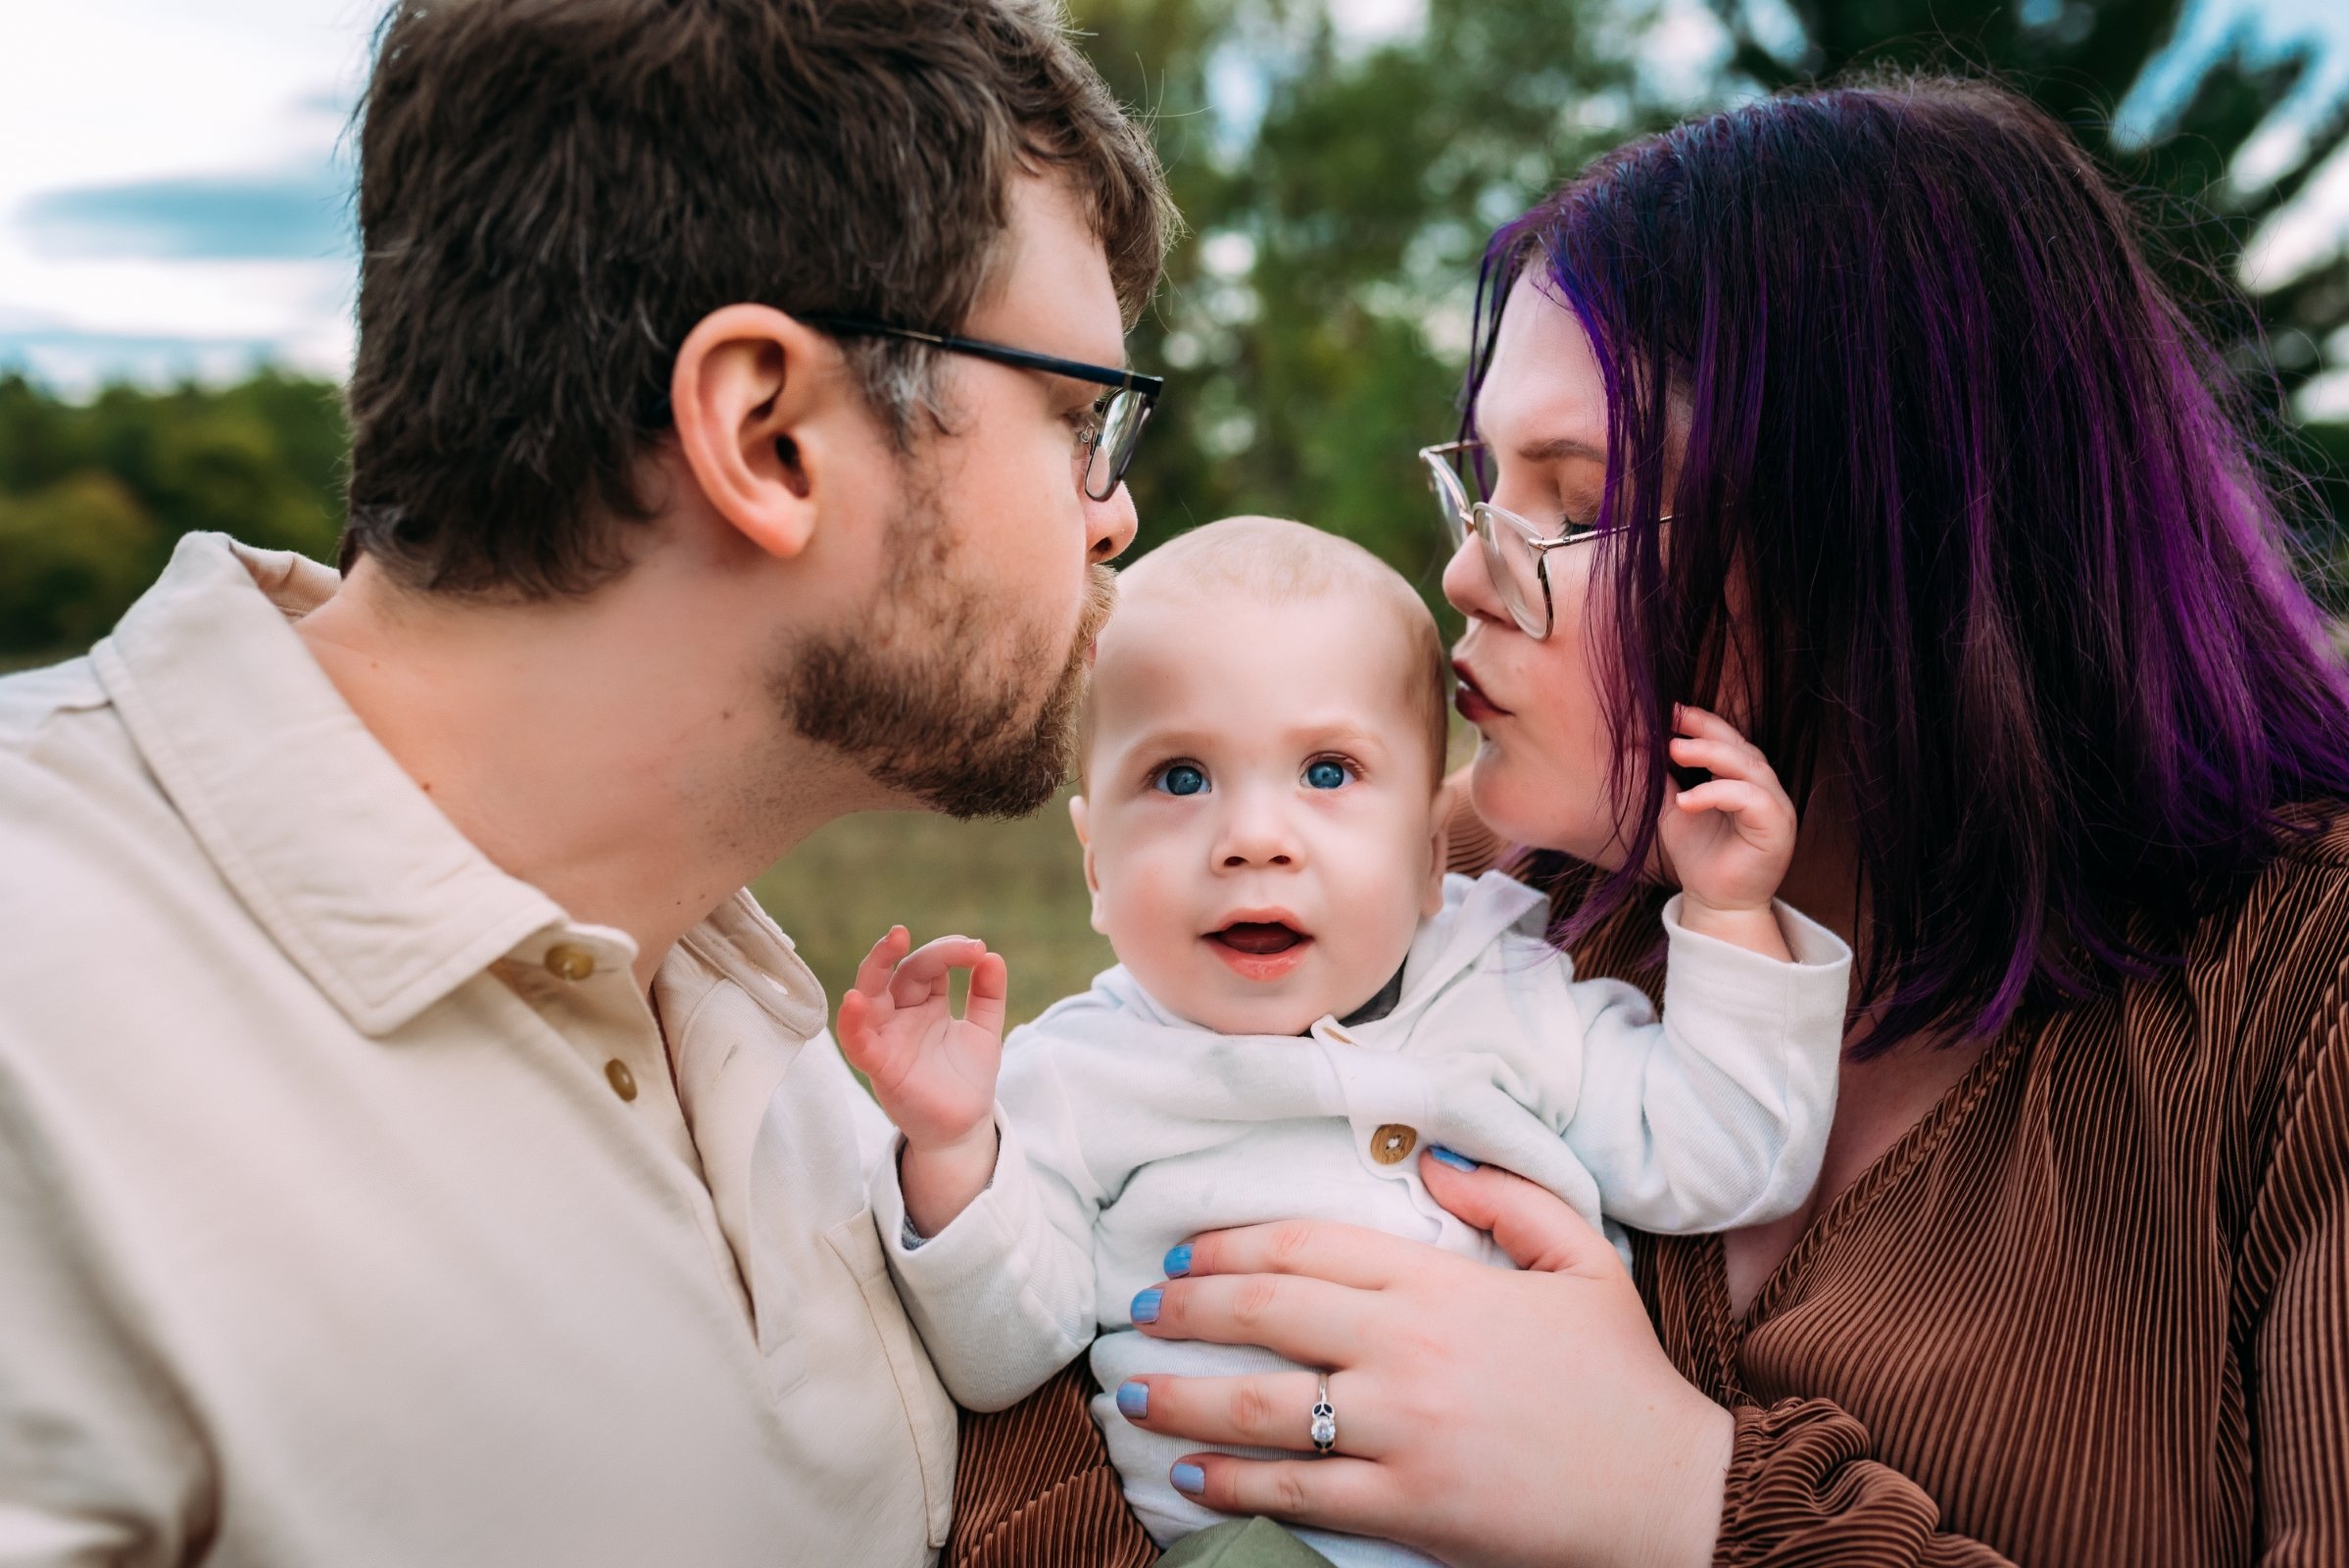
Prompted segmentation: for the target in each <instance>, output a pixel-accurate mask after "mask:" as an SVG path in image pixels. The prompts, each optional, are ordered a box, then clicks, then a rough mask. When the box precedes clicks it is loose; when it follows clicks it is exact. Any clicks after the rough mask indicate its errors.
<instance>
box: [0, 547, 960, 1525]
mask: <svg viewBox="0 0 2349 1568" xmlns="http://www.w3.org/2000/svg"><path fill="white" fill-rule="evenodd" d="M334 583H335V579H334V576H333V574H332V573H331V572H328V571H326V570H325V569H324V568H322V567H319V566H317V565H315V564H311V563H308V562H305V561H302V560H300V559H299V558H296V557H290V556H283V555H275V554H265V553H261V552H255V551H248V550H245V549H242V548H241V547H237V546H233V545H231V544H230V543H229V542H228V541H227V540H225V539H223V538H220V537H218V536H193V537H190V538H189V539H187V540H185V541H183V542H182V544H181V545H180V547H179V550H178V552H177V554H176V555H175V557H174V558H173V560H172V562H171V566H170V568H169V569H168V570H167V571H166V572H165V573H164V575H163V577H162V578H161V579H160V580H159V581H158V582H157V584H156V585H155V587H154V588H153V589H152V590H150V591H149V592H148V593H147V595H146V596H145V597H144V598H142V599H141V600H140V601H139V602H138V604H137V605H136V606H135V607H134V608H133V609H132V610H131V611H130V613H128V614H127V615H126V616H125V617H124V618H123V620H122V625H121V626H120V627H119V628H118V629H117V630H116V632H115V634H114V635H113V636H111V637H109V638H108V639H107V640H106V641H104V642H102V643H100V644H99V645H98V647H97V648H96V649H95V650H94V651H93V652H92V654H91V656H90V657H89V658H88V659H86V660H78V661H74V662H70V663H67V664H62V665H59V666H56V667H54V668H51V669H45V670H38V671H34V672H31V673H27V674H23V675H18V676H13V677H10V678H8V679H6V680H0V1564H10V1565H13V1564H20V1563H101V1562H103V1563H126V1564H161V1563H188V1562H197V1561H202V1562H206V1563H220V1564H239V1565H243V1564H255V1565H261V1564H272V1565H273V1564H283V1565H288V1568H295V1565H298V1568H319V1565H325V1564H336V1565H343V1564H376V1563H380V1564H384V1565H387V1568H388V1565H395V1564H396V1565H401V1568H421V1565H425V1564H431V1565H435V1568H442V1565H456V1564H484V1565H491V1564H494V1565H498V1568H538V1565H546V1568H556V1565H562V1568H575V1565H582V1564H629V1565H651V1564H679V1565H691V1568H720V1565H730V1564H738V1563H739V1564H753V1563H756V1564H793V1563H807V1564H854V1563H874V1564H903V1563H918V1562H922V1561H925V1560H927V1559H928V1558H929V1557H930V1556H931V1555H932V1550H931V1548H933V1547H935V1546H936V1545H937V1544H939V1543H940V1542H942V1541H943V1540H944V1537H945V1529H946V1524H947V1519H948V1510H949V1492H948V1489H949V1483H950V1480H951V1477H952V1474H953V1469H954V1410H953V1407H952V1405H951V1404H950V1403H949V1402H948V1400H947V1398H946V1396H945V1394H944V1393H943V1391H942V1390H941V1389H940V1387H939V1384H938V1382H937V1380H936V1378H935V1376H934V1375H933V1374H932V1372H931V1370H930V1368H929V1365H928V1363H927V1362H926V1360H925V1359H924V1358H923V1356H922V1354H921V1352H920V1350H919V1348H918V1347H917V1345H916V1343H915V1341H914V1339H913V1337H912V1335H911V1333H910V1332H909V1330H908V1328H907V1325H906V1322H905V1316H904V1314H903V1312H902V1311H901V1309H900V1307H899V1306H898V1303H897V1299H896V1296H895V1294H894V1292H893V1291H892V1290H891V1287H890V1283H889V1278H888V1273H887V1269H886V1266H885V1264H884V1262H883V1260H882V1254H881V1250H880V1247H879V1244H878V1241H877V1239H876V1237H875V1235H874V1228H873V1221H872V1218H871V1216H870V1213H869V1211H868V1208H867V1205H866V1200H865V1197H864V1191H865V1175H866V1173H867V1171H868V1170H869V1169H870V1167H871V1165H872V1163H873V1161H874V1160H876V1159H878V1158H879V1157H880V1156H881V1153H882V1152H883V1150H884V1149H885V1148H886V1147H887V1139H888V1130H887V1127H886V1125H885V1124H884V1123H883V1122H882V1121H881V1119H880V1117H879V1114H878V1112H877V1111H876V1110H874V1108H873V1107H872V1105H871V1103H870V1102H869V1101H867V1100H866V1099H865V1098H864V1096H863V1095H862V1094H861V1093H860V1092H858V1090H857V1089H856V1084H855V1081H854V1080H853V1079H852V1078H851V1077H850V1075H849V1073H848V1071H847V1069H846V1068H845V1067H844V1066H843V1065H842V1063H841V1060H840V1058H839V1055H838V1054H837V1052H836V1051H835V1049H834V1048H833V1045H832V1042H831V1040H830V1038H829V1037H828V1036H827V1035H826V1034H825V1033H824V1002H823V996H822V993H821V991H820V989H819V988H818V987H817V985H816V983H815V980H814V978H813V977H812V976H811V975H810V974H809V973H808V972H807V966H806V965H805V964H803V963H802V962H801V961H800V960H799V959H798V957H797V956H795V955H794V954H793V953H792V951H791V947H790V944H789V942H788V941H787V940H786V939H785V938H784V937H783V935H782V933H781V932H779V931H777V930H776V929H775V928H774V926H773V925H772V924H771V923H770V922H769V921H768V920H767V919H766V917H765V916H764V915H763V914H761V913H760V912H759V909H758V907H757V906H756V905H754V904H753V903H752V902H751V900H750V898H749V896H748V895H747V894H743V895H738V896H737V897H736V898H735V899H734V900H732V901H730V902H729V903H728V904H726V905H725V906H723V907H721V908H719V909H718V910H717V911H716V912H715V913H714V914H712V915H711V916H710V918H709V919H708V920H706V921H705V922H703V923H702V924H701V925H700V926H698V927H696V928H695V929H694V931H693V932H692V933H691V934H689V935H688V936H687V937H686V938H685V940H684V942H683V943H682V944H681V945H680V946H679V947H678V949H677V950H676V952H675V954H674V955H673V956H671V957H670V958H669V959H668V961H667V962H666V963H665V964H664V965H663V966H662V968H661V973H660V976H659V979H658V980H657V982H656V984H655V987H654V992H655V1001H656V1003H657V1005H658V1007H659V1010H660V1016H661V1019H662V1020H664V1021H665V1024H666V1040H665V1045H664V1040H663V1033H662V1030H661V1028H660V1027H659V1026H657V1025H656V1023H655V1020H654V1014H653V1012H652V1010H651V1009H649V1008H648V1007H647V1006H646V1005H645V1001H644V999H643V997H642V996H641V994H639V993H638V991H637V990H636V988H635V987H634V986H633V985H632V984H631V982H630V979H629V964H630V961H631V959H632V958H633V956H634V950H633V948H632V946H631V944H630V942H629V939H628V938H627V937H626V936H624V935H623V934H621V933H619V932H617V931H613V930H610V929H606V928H602V927H597V926H592V925H586V924H582V923H579V922H577V921H574V920H571V919H570V918H568V917H567V916H566V915H565V914H564V913H563V910H562V909H560V908H559V907H556V906H555V905H554V904H553V903H552V902H551V901H549V900H548V899H547V897H546V896H545V895H544V894H541V893H540V892H538V891H537V890H536V889H534V888H532V887H529V886H527V885H526V884H524V883H521V882H517V881H515V880H514V879H513V878H512V877H509V876H507V875H506V874H504V873H503V872H501V871H500V870H498V868H497V867H496V866H494V865H492V864H491V863H490V862H489V861H488V860H487V859H486V858H484V857H483V856H482V855H481V854H480V853H479V852H478V851H476V850H475V849H474V848H473V847H472V846H471V845H470V844H469V843H468V842H467V841H466V840H465V838H463V837H462V836H461V835H460V834H458V833H457V831H456V830H455V829H454V828H453V827H452V826H451V825H450V824H449V822H448V821H447V819H446V818H445V817H443V816H442V815H441V814H440V812H439V811H438V810H437V809H434V807H433V806H432V804H431V802H430V801H429V800H428V798H427V797H426V796H425V795H424V794H422V793H421V792H420V791H418V790H417V789H416V787H415V786H414V785H413V784H412V783H411V781H410V780H409V779H408V778H407V777H406V775H405V774H403V773H402V772H401V771H400V769H399V767H398V766H397V764H395V763H394V762H393V761H392V760H391V758H390V757H389V756H388V755H387V754H386V753H385V752H384V751H383V750H382V748H381V747H380V746H378V745H377V744H376V742H375V741H374V739H373V737H372V736H371V735H369V734H368V732H367V729H366V728H365V727H364V726H363V725H362V724H361V723H360V721H359V719H358V718H357V717H356V715H354V714H353V713H352V711H351V710H350V709H349V708H348V707H347V706H346V705H345V704H344V703H343V702H342V700H341V698H340V697H339V696H338V695H337V693H336V692H335V690H334V688H333V687H332V685H331V684H330V683H329V682H328V681H327V680H326V679H325V677H324V675H323V674H322V673H321V671H320V670H319V669H318V666H317V664H316V663H315V662H313V661H312V660H311V659H310V657H309V655H308V653H307V651H306V650H305V649H304V648H303V647H302V645H301V642H300V640H299V639H298V638H297V637H296V636H295V635H294V633H293V631H292V630H291V628H290V625H289V621H290V619H291V617H294V616H296V615H299V614H301V613H304V612H306V611H308V610H310V609H311V608H313V607H315V606H316V605H318V603H320V602H321V601H322V600H324V599H325V598H326V597H327V596H328V595H330V594H331V593H332V592H333V589H334Z"/></svg>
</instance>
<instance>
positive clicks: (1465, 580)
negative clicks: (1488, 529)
mask: <svg viewBox="0 0 2349 1568" xmlns="http://www.w3.org/2000/svg"><path fill="white" fill-rule="evenodd" d="M1444 598H1445V599H1448V600H1450V601H1451V607H1452V609H1454V610H1456V611H1458V612H1459V613H1461V614H1463V615H1466V616H1467V617H1468V618H1469V619H1471V620H1506V619H1508V618H1509V613H1508V610H1507V608H1506V607H1505V606H1503V605H1502V604H1501V602H1500V595H1499V594H1498V593H1497V592H1496V591H1495V590H1494V589H1493V571H1492V568H1491V567H1489V566H1488V565H1486V564H1485V547H1484V544H1483V542H1482V541H1480V540H1479V539H1478V538H1477V536H1476V535H1475V534H1470V535H1469V536H1468V537H1467V538H1465V539H1463V540H1461V541H1460V548H1459V549H1457V550H1454V551H1453V552H1452V553H1451V560H1449V561H1447V562H1445V563H1444Z"/></svg>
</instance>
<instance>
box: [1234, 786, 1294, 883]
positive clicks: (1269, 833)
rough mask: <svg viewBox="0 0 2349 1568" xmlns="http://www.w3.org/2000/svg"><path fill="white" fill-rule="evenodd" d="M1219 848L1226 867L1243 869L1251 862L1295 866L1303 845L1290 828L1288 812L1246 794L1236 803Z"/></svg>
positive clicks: (1262, 864)
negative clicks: (1250, 798) (1254, 799)
mask: <svg viewBox="0 0 2349 1568" xmlns="http://www.w3.org/2000/svg"><path fill="white" fill-rule="evenodd" d="M1216 852H1217V855H1216V858H1217V861H1218V863H1220V864H1221V866H1222V867H1223V869H1225V870H1227V871H1241V870H1246V869H1247V868H1248V867H1249V866H1294V865H1296V864H1297V861H1298V859H1299V858H1301V856H1302V853H1303V846H1302V845H1300V844H1299V843H1298V842H1297V835H1296V834H1295V833H1293V832H1292V831H1290V822H1289V818H1288V815H1287V813H1286V812H1284V811H1282V810H1280V809H1278V808H1277V807H1276V806H1274V805H1273V804H1272V803H1270V802H1256V801H1250V800H1248V799H1247V798H1245V797H1243V798H1242V799H1240V800H1237V801H1235V802H1234V803H1233V810H1232V813H1231V815H1230V816H1229V817H1227V818H1226V819H1225V821H1224V831H1223V839H1222V842H1221V843H1219V844H1218V845H1217V846H1216Z"/></svg>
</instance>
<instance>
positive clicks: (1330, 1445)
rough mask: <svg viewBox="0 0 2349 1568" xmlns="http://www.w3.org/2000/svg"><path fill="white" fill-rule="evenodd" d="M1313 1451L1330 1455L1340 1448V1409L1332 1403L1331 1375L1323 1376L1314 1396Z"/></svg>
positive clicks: (1325, 1373) (1324, 1374)
mask: <svg viewBox="0 0 2349 1568" xmlns="http://www.w3.org/2000/svg"><path fill="white" fill-rule="evenodd" d="M1309 1431H1310V1434H1311V1436H1312V1439H1313V1451H1314V1452H1315V1453H1317V1454H1328V1453H1331V1452H1333V1451H1334V1450H1335V1449H1336V1448H1337V1446H1338V1407H1337V1406H1336V1405H1333V1404H1332V1403H1330V1375H1329V1374H1328V1373H1327V1372H1324V1373H1322V1374H1321V1383H1320V1387H1319V1388H1318V1389H1317V1390H1316V1391H1315V1393H1314V1395H1313V1425H1312V1426H1311V1428H1310V1429H1309Z"/></svg>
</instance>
